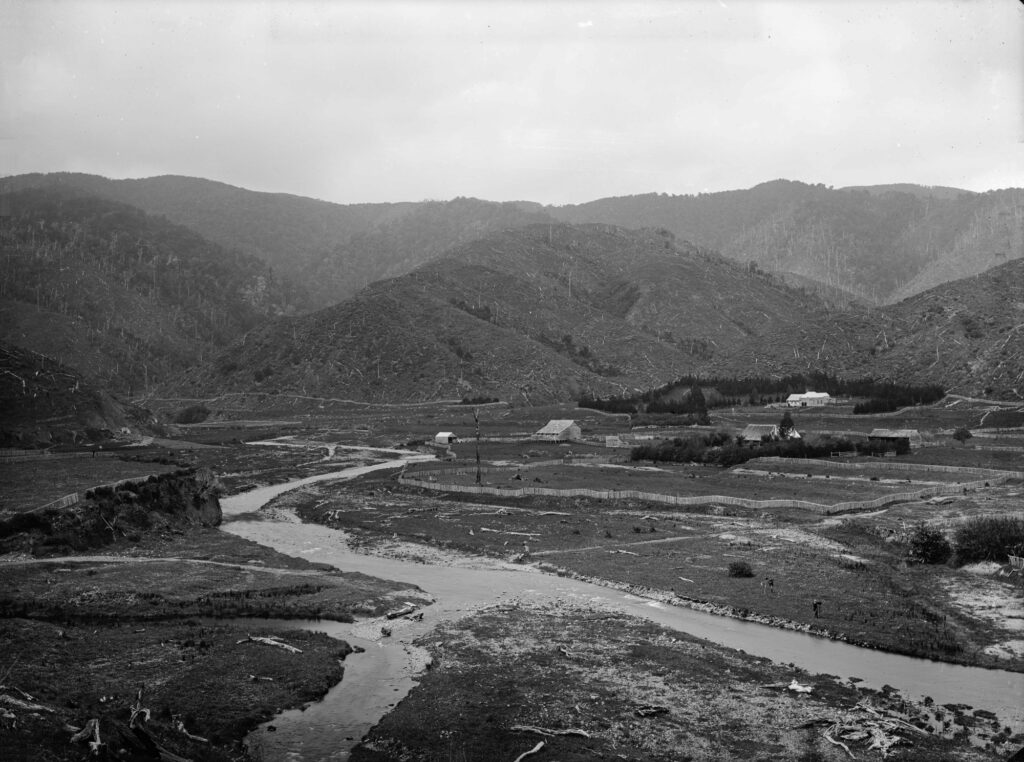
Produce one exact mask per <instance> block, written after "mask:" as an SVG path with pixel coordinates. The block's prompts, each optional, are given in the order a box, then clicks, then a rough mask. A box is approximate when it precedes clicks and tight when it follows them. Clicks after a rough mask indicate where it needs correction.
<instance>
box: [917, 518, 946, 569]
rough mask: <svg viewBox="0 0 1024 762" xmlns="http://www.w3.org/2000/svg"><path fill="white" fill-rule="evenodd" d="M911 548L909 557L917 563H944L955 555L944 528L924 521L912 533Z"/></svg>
mask: <svg viewBox="0 0 1024 762" xmlns="http://www.w3.org/2000/svg"><path fill="white" fill-rule="evenodd" d="M909 545H910V548H909V550H908V552H907V559H908V560H909V561H910V562H911V563H917V564H944V563H946V561H948V560H949V557H950V556H951V555H953V547H952V546H951V545H950V544H949V540H947V539H946V535H944V534H943V533H942V530H940V529H937V528H935V527H930V526H928V525H927V524H925V523H924V522H922V523H920V524H918V525H917V526H916V527H914V529H913V531H912V532H911V533H910V540H909Z"/></svg>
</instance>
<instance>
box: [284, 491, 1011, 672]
mask: <svg viewBox="0 0 1024 762" xmlns="http://www.w3.org/2000/svg"><path fill="white" fill-rule="evenodd" d="M1018 489H1019V487H1008V488H993V489H992V490H991V491H990V492H989V493H986V494H985V495H973V496H964V497H962V498H957V499H956V500H953V501H949V502H948V503H945V504H943V505H933V504H926V503H921V504H919V505H901V506H899V507H898V508H897V509H894V510H893V514H894V515H893V517H892V518H891V519H890V518H889V517H888V516H887V515H886V514H887V513H888V512H887V511H882V512H878V513H876V514H873V515H872V516H859V517H851V518H848V519H836V518H822V517H817V516H811V515H807V514H804V513H801V512H793V511H791V512H786V513H784V514H783V513H777V514H761V515H758V516H751V515H747V514H743V513H740V512H730V511H727V510H725V509H723V508H722V507H721V506H705V507H702V508H701V509H699V510H698V509H694V510H685V511H684V510H666V509H665V507H664V506H655V505H649V504H642V503H637V502H635V501H634V502H629V501H590V500H586V499H562V500H558V499H515V500H513V499H505V500H503V499H496V498H490V499H488V500H487V502H477V501H475V500H473V499H470V498H467V497H464V498H459V497H457V496H455V497H453V496H438V495H437V494H434V493H428V492H425V491H420V490H417V489H414V488H408V487H402V486H400V485H397V484H396V483H395V482H394V481H393V480H387V479H382V478H372V479H364V480H360V481H359V482H350V483H347V484H344V485H334V486H332V487H331V488H318V487H315V486H314V487H310V488H309V489H307V490H303V491H302V492H300V493H293V494H291V495H287V496H285V497H283V498H281V501H282V502H281V503H280V505H281V506H282V507H287V508H289V509H294V510H295V511H296V512H297V513H298V514H299V515H300V516H302V517H303V518H304V519H305V520H308V521H316V522H320V523H323V524H325V525H327V526H330V527H333V528H338V529H343V530H345V531H346V532H349V533H350V534H351V535H352V537H353V540H352V541H353V542H354V543H356V544H357V545H362V546H363V547H364V549H365V550H367V551H368V552H383V553H387V552H388V550H387V549H388V546H389V545H390V544H391V543H392V542H393V539H394V538H396V537H397V538H399V539H401V540H405V541H409V542H414V543H419V544H421V545H429V546H432V547H438V548H442V549H450V550H454V551H458V552H465V553H469V554H473V555H483V556H490V557H493V558H501V559H510V558H517V559H519V560H521V561H525V562H533V563H539V564H543V565H546V566H547V568H549V569H551V570H560V573H564V574H568V575H572V576H577V577H578V578H580V579H586V580H595V581H597V580H600V581H604V583H605V584H609V583H610V584H613V585H623V586H626V588H628V589H632V590H636V591H641V592H643V593H644V594H647V592H648V591H655V592H654V594H655V595H656V596H658V597H662V598H665V599H669V598H672V599H675V600H676V601H677V602H679V603H682V604H683V605H687V606H692V607H697V608H700V609H701V610H704V611H713V612H715V613H722V614H726V615H729V616H736V617H740V618H747V619H752V620H754V621H760V622H763V623H766V624H772V625H775V626H783V627H786V628H789V629H799V630H803V631H807V632H815V633H818V634H821V635H824V636H826V637H830V638H833V639H836V640H840V641H844V642H849V643H854V644H858V645H864V646H867V647H869V648H873V649H879V650H884V651H890V652H893V653H901V654H906V655H912V656H920V657H924V658H929V659H933V660H938V661H945V662H950V663H956V664H966V665H974V666H985V667H992V668H999V669H1007V670H1014V671H1024V655H1022V654H1021V653H1020V649H1016V648H1014V645H1015V643H1016V641H1018V640H1019V639H1020V631H1019V620H1016V619H1014V618H1013V617H1012V616H1009V615H1008V616H1006V617H1002V618H993V617H992V616H991V615H990V614H989V613H988V612H985V614H984V615H982V613H981V612H978V611H977V610H976V608H972V607H971V606H969V605H966V604H965V601H964V598H963V596H962V595H958V594H956V590H958V589H962V588H963V587H964V586H965V585H968V583H970V584H974V583H975V582H976V580H977V577H978V575H977V574H976V573H971V572H969V571H966V570H962V569H956V568H953V567H950V566H946V565H933V566H925V565H908V564H907V563H906V562H905V547H904V545H903V544H902V543H901V541H900V534H899V533H900V532H901V531H902V529H903V527H905V526H906V525H907V524H908V523H909V522H912V521H914V516H915V515H918V516H921V515H927V516H928V517H929V518H930V520H932V521H941V520H943V517H944V516H955V515H963V514H965V513H967V514H985V513H990V512H998V511H1000V510H1006V509H1011V508H1012V507H1013V506H1014V505H1015V500H1016V498H1015V497H1014V496H1013V494H1012V493H1013V492H1014V491H1016V490H1018ZM731 564H737V565H739V568H745V569H749V572H747V573H748V574H749V576H741V575H732V574H730V565H731ZM744 565H745V566H744ZM769 581H770V582H769ZM986 584H987V585H988V586H989V587H991V588H992V589H993V590H994V591H996V592H1001V593H1002V594H1003V595H1004V597H1006V598H1007V599H1009V600H1011V601H1012V600H1019V599H1021V597H1022V596H1021V594H1020V590H1019V586H1018V587H1015V585H1014V583H1013V579H1012V578H1010V577H1008V576H1006V574H1005V573H1003V571H1001V570H996V571H993V572H992V573H991V574H989V575H988V576H987V577H986ZM814 601H819V605H818V606H817V607H815V606H814V605H813V604H814ZM816 608H817V610H815V609H816ZM1006 610H1007V611H1014V610H1015V609H1014V607H1013V606H1008V607H1007V608H1006Z"/></svg>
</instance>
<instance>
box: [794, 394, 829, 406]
mask: <svg viewBox="0 0 1024 762" xmlns="http://www.w3.org/2000/svg"><path fill="white" fill-rule="evenodd" d="M830 402H832V398H831V397H830V396H829V394H828V392H804V393H803V394H791V395H789V396H788V397H786V404H787V405H789V406H790V407H821V406H823V405H828V404H829V403H830Z"/></svg>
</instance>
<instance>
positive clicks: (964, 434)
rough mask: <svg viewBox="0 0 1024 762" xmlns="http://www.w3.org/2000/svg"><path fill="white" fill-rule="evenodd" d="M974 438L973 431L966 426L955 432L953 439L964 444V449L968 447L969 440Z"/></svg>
mask: <svg viewBox="0 0 1024 762" xmlns="http://www.w3.org/2000/svg"><path fill="white" fill-rule="evenodd" d="M973 436H974V434H972V433H971V430H970V429H969V428H967V427H966V426H961V427H960V428H958V429H957V430H956V431H954V432H953V439H955V440H956V441H957V442H959V443H960V444H962V445H963V446H964V447H966V446H967V440H968V439H970V438H971V437H973Z"/></svg>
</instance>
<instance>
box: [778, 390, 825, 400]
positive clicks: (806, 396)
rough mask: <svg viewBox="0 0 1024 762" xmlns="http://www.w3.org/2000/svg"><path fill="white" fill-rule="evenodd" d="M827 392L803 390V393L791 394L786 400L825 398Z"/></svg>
mask: <svg viewBox="0 0 1024 762" xmlns="http://www.w3.org/2000/svg"><path fill="white" fill-rule="evenodd" d="M828 396H829V394H828V392H804V393H803V394H791V395H789V396H788V397H786V399H787V400H811V399H825V398H826V397H828Z"/></svg>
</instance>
